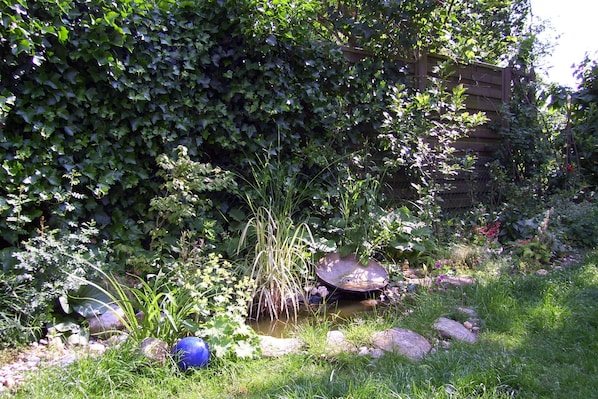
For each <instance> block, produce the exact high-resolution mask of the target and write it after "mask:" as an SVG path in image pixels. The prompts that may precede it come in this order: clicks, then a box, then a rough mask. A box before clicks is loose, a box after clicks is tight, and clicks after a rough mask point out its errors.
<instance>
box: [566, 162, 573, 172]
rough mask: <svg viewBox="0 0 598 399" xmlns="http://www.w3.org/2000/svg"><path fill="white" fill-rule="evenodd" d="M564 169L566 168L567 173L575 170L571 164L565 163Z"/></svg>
mask: <svg viewBox="0 0 598 399" xmlns="http://www.w3.org/2000/svg"><path fill="white" fill-rule="evenodd" d="M565 169H567V172H569V173H570V172H574V171H575V168H574V167H573V165H571V164H567V166H565Z"/></svg>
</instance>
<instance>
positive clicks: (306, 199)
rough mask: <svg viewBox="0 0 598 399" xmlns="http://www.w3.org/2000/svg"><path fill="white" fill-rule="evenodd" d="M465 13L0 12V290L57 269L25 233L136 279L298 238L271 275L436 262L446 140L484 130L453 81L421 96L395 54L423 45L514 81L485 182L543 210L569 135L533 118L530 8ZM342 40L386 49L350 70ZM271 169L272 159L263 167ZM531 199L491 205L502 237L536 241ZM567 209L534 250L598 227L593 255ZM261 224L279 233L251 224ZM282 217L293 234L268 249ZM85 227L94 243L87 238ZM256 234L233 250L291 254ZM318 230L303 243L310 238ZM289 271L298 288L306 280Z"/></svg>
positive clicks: (353, 6) (586, 121) (101, 6)
mask: <svg viewBox="0 0 598 399" xmlns="http://www.w3.org/2000/svg"><path fill="white" fill-rule="evenodd" d="M474 3H475V4H472V2H470V1H465V0H463V1H459V0H453V1H432V0H418V1H403V2H398V1H397V2H387V1H373V2H371V1H356V2H342V1H293V0H284V1H276V2H262V1H257V0H243V1H233V0H219V1H216V0H209V1H204V2H197V4H195V3H194V2H182V3H175V2H171V1H157V0H156V1H145V2H140V3H136V2H132V1H129V0H118V1H112V2H109V1H106V0H98V1H94V2H85V1H75V2H67V1H28V0H17V1H10V0H1V1H0V13H1V18H0V57H1V61H2V62H1V63H0V78H1V80H0V153H1V154H2V168H1V169H0V187H1V188H0V216H1V218H0V231H1V232H2V238H1V239H0V248H1V249H2V251H1V255H2V256H1V260H2V263H3V273H5V275H4V274H3V275H2V280H0V281H2V284H3V285H2V288H3V289H4V287H5V286H6V287H7V288H6V289H7V290H8V291H10V290H11V289H13V288H15V289H16V288H18V287H12V286H13V285H14V284H12V283H11V282H14V281H16V280H14V279H15V278H17V279H18V278H21V277H24V276H20V274H24V273H22V271H24V270H28V268H31V269H35V268H41V263H42V261H41V260H40V259H42V260H43V259H45V257H48V256H51V255H52V248H53V247H51V246H47V245H45V244H46V242H45V241H44V240H46V241H47V239H48V236H47V235H46V236H44V235H43V234H41V238H35V237H36V236H38V235H40V233H39V232H38V230H39V229H41V230H43V229H48V230H51V231H57V232H59V233H57V234H58V235H59V236H57V239H59V240H60V239H64V240H65V242H64V243H63V244H64V245H63V247H62V249H64V248H71V247H73V245H75V243H73V242H72V240H71V241H69V240H70V239H71V238H73V237H75V238H76V237H79V238H85V239H86V240H87V241H85V245H84V247H85V248H83V247H78V246H76V245H75V247H73V248H75V249H76V250H77V251H81V252H84V251H86V250H89V251H92V250H91V249H89V248H94V247H96V246H97V245H98V244H100V243H103V242H104V241H103V240H104V239H108V240H109V241H110V244H109V245H110V249H111V251H110V259H109V261H115V262H117V263H118V265H119V266H120V268H121V269H123V268H124V269H125V270H127V271H133V272H135V273H137V274H140V275H143V274H145V273H148V272H155V271H158V270H160V269H163V268H168V267H173V265H175V264H176V262H177V261H179V260H180V258H181V257H184V254H185V251H186V249H185V248H187V247H188V246H191V247H197V248H202V250H208V251H213V250H214V251H215V252H221V253H225V254H227V255H228V256H238V257H242V258H243V259H242V260H241V261H240V262H241V263H246V264H245V265H244V266H246V267H245V268H244V269H246V270H247V269H248V267H247V266H248V265H249V266H251V265H254V266H255V263H254V261H255V258H256V257H257V258H259V257H260V256H266V255H272V253H273V251H275V250H278V249H280V245H279V244H280V243H284V242H288V241H284V239H288V238H293V237H294V238H295V239H294V240H293V241H292V245H289V246H287V249H288V251H287V255H288V254H291V255H292V254H294V253H295V254H297V256H294V255H293V256H292V259H293V260H291V261H282V262H281V263H280V262H279V263H280V264H277V265H275V266H276V267H279V266H284V267H286V266H289V265H287V263H294V262H295V261H297V260H298V259H301V261H300V262H303V261H305V262H306V263H305V266H307V267H303V266H301V265H300V266H301V267H300V268H299V269H301V270H302V274H303V275H302V276H301V277H302V278H304V277H309V276H308V275H309V272H310V271H309V270H304V269H309V265H310V263H309V262H310V261H312V260H313V259H311V258H310V256H311V255H313V252H317V251H321V252H328V251H332V250H340V251H341V252H350V251H356V252H361V253H360V257H361V256H362V255H363V257H364V258H367V257H369V256H372V255H375V256H377V257H378V258H379V259H384V258H386V259H389V258H396V259H398V260H402V259H407V258H418V257H421V256H422V255H423V254H424V253H426V256H428V255H429V252H430V250H431V249H433V248H432V247H433V244H434V237H431V234H430V232H431V231H432V230H431V229H430V227H432V226H431V225H430V223H431V222H437V221H438V220H439V219H438V217H439V215H440V208H439V201H438V194H439V192H440V191H441V190H442V189H445V188H446V187H447V186H448V185H450V179H451V178H452V177H453V176H454V175H455V173H457V172H460V171H466V170H469V168H470V167H471V166H472V164H473V163H474V161H475V158H473V157H471V156H469V155H468V154H461V153H458V152H456V151H455V150H454V148H453V146H452V143H453V142H454V141H455V140H456V139H458V138H459V137H462V136H463V135H465V134H467V133H468V132H469V130H470V129H471V128H473V127H475V126H476V125H478V124H479V123H481V122H483V120H484V118H483V116H482V115H479V114H477V115H470V114H467V113H465V112H464V103H465V98H466V95H467V93H466V91H465V90H464V89H463V88H462V87H460V86H458V87H456V88H454V89H453V90H446V88H445V86H444V84H443V81H442V80H441V79H438V80H435V81H432V80H430V82H429V83H430V84H429V86H428V87H427V88H426V89H425V90H418V89H415V88H413V87H412V86H411V84H412V81H411V80H410V79H408V77H407V73H408V71H407V69H406V68H404V67H403V66H402V64H401V63H397V62H396V59H394V58H393V57H394V56H401V57H404V58H406V59H409V60H411V59H412V58H413V57H414V56H415V55H416V54H417V53H419V52H423V51H426V52H433V53H439V54H443V55H447V56H449V58H453V59H460V60H465V61H470V60H486V61H492V62H502V63H505V62H507V60H509V62H510V63H511V64H512V65H514V66H515V67H516V68H519V70H520V72H522V75H519V76H520V77H521V80H520V81H515V84H514V87H513V89H514V90H513V91H514V95H513V101H512V103H511V104H510V107H509V108H508V109H507V110H506V111H505V115H506V116H507V117H508V118H507V119H508V122H509V123H508V124H505V125H504V126H503V128H504V129H503V133H504V134H505V137H506V138H507V145H508V146H507V147H506V151H505V156H504V162H503V164H502V165H500V166H497V167H496V170H497V174H496V176H495V177H496V181H497V187H498V190H499V191H501V194H503V198H502V199H504V195H511V194H513V195H511V198H510V199H513V198H514V199H518V198H523V199H525V200H526V201H528V202H535V203H536V204H538V203H539V202H538V201H537V199H539V198H544V197H543V196H542V194H543V193H545V192H547V189H548V188H549V187H550V181H551V180H550V179H549V175H550V173H554V172H555V171H560V172H562V170H561V169H559V167H560V166H563V165H564V164H562V162H560V161H561V158H560V156H559V155H558V154H559V151H560V150H561V149H562V148H560V147H558V146H559V145H561V146H562V145H563V144H562V143H563V141H562V140H561V141H559V140H556V139H554V137H556V136H558V135H554V136H552V135H551V134H552V132H551V131H550V130H549V129H548V128H547V126H548V125H549V124H548V123H545V124H544V125H540V124H539V123H538V121H539V115H541V113H539V112H538V110H537V108H538V107H537V105H536V104H535V103H534V102H533V101H532V100H534V97H535V91H534V90H535V86H534V84H533V83H532V82H529V81H526V78H525V74H526V73H530V74H531V72H532V71H531V69H530V68H529V65H530V64H529V63H528V61H530V57H531V56H530V54H528V53H526V51H527V52H531V53H533V50H530V48H531V47H526V46H529V45H530V43H533V38H530V37H526V36H525V34H524V33H523V29H524V21H525V17H526V15H527V12H528V1H526V0H518V1H515V0H513V1H502V2H498V1H491V0H487V1H486V0H485V1H478V2H474ZM482 33H483V34H482ZM524 39H525V40H524ZM339 44H348V45H351V46H360V47H363V48H365V49H366V50H370V51H372V52H373V53H374V54H376V57H369V58H366V59H363V60H361V61H360V62H358V63H355V64H352V63H349V62H348V61H347V59H346V58H345V56H344V54H343V52H342V51H341V49H340V48H339V46H338V45H339ZM592 71H594V72H592ZM434 72H438V71H434ZM438 76H441V77H442V76H443V75H442V74H440V75H438ZM592 76H593V78H592ZM584 79H585V80H584V82H585V83H584V86H583V89H580V92H579V93H578V95H577V96H576V97H575V98H576V100H575V101H574V103H573V104H575V107H576V108H575V110H574V111H575V112H573V110H572V112H571V115H572V118H575V121H576V122H575V124H574V127H573V131H574V132H578V133H576V134H577V135H578V136H576V137H577V138H576V140H577V142H579V143H581V142H583V143H584V149H585V148H593V147H592V146H593V141H592V140H593V139H592V137H593V135H594V133H595V115H596V112H595V111H596V110H595V107H594V106H593V105H595V96H594V95H595V88H594V86H593V85H594V83H592V82H594V81H595V67H591V66H588V67H587V69H586V72H584ZM592 90H594V91H592ZM592 96H594V97H592ZM530 142H532V143H533V145H532V146H529V143H530ZM559 143H560V144H559ZM586 144H588V146H589V147H588V146H586ZM590 152H591V150H590ZM555 154H557V155H555ZM274 157H276V159H278V160H279V163H278V164H274V163H269V162H265V163H263V160H264V159H267V160H268V159H274ZM381 158H383V162H381V161H380V160H381ZM592 162H594V161H593V160H592V154H584V155H583V156H581V157H580V161H579V163H580V165H581V164H583V170H588V171H589V170H591V169H592V168H593V167H595V165H593V163H592ZM567 165H568V166H571V165H569V163H568V164H567ZM578 169H579V167H578ZM256 171H257V174H256ZM273 171H275V172H276V173H278V174H279V175H280V176H282V177H283V178H282V179H281V180H280V182H281V185H280V186H278V187H276V186H268V184H269V183H270V182H271V181H270V180H268V179H269V178H270V177H271V176H272V172H273ZM393 173H400V174H402V175H407V176H409V177H410V178H411V180H410V183H412V187H413V188H414V192H415V193H416V195H417V199H416V201H413V202H408V201H403V202H402V203H390V202H389V201H387V199H386V198H385V197H384V195H383V192H384V191H385V187H384V186H383V182H384V178H386V177H388V178H391V177H392V176H391V175H392V174H393ZM592 173H593V172H592ZM252 181H255V182H260V183H264V186H263V187H261V188H259V187H257V188H258V190H256V186H253V187H252V183H251V182H252ZM513 181H516V182H518V183H522V184H521V185H520V186H513V185H512V184H511V183H512V182H513ZM581 181H586V180H584V179H578V182H581ZM587 181H589V180H587ZM447 183H448V184H447ZM280 187H282V188H283V189H284V190H289V191H287V192H283V193H282V194H283V195H284V194H286V193H289V192H292V189H298V188H300V189H301V190H303V191H302V192H301V196H302V199H301V201H296V202H295V203H294V204H293V206H292V207H290V208H285V209H282V210H281V212H278V210H277V209H273V206H275V204H273V201H272V199H273V197H274V195H275V194H276V195H278V191H275V190H278V189H279V188H280ZM505 187H507V188H509V187H510V188H512V187H514V189H513V190H511V189H510V188H509V190H511V191H508V192H507V191H506V190H505ZM569 187H570V186H569ZM538 188H540V189H541V190H538ZM260 189H263V190H262V192H261V193H260V192H259V191H260ZM584 192H585V191H584ZM530 193H532V195H529V194H530ZM515 194H516V195H515ZM409 199H411V198H409ZM524 204H527V202H521V203H519V204H516V205H515V206H511V207H509V206H505V207H503V208H501V209H499V208H498V207H497V209H496V210H500V211H502V213H501V214H500V218H501V221H502V222H503V229H501V234H502V235H501V239H502V240H503V241H504V242H505V243H511V242H514V241H516V240H518V239H522V238H525V239H528V238H533V236H536V235H538V234H536V232H537V231H538V227H539V226H540V225H541V224H542V220H543V216H542V215H544V214H545V211H546V210H545V209H539V208H538V207H534V208H533V209H531V208H530V209H529V210H528V211H527V212H522V211H521V209H522V208H523V206H524ZM404 205H408V206H409V208H407V207H404ZM590 208H591V209H593V208H592V207H591V206H590ZM576 209H577V208H576ZM576 212H577V211H575V212H574V211H571V212H570V213H569V214H567V213H566V212H564V215H565V216H566V217H563V218H558V219H557V220H558V221H559V223H560V226H562V227H563V231H562V232H561V233H560V235H559V236H558V237H557V236H556V235H555V234H553V235H551V236H547V235H542V237H540V238H541V239H542V240H543V241H541V242H540V241H537V242H538V243H540V244H538V245H541V247H540V248H541V249H542V252H543V254H542V255H545V254H546V253H548V257H549V256H550V255H552V254H554V253H556V252H557V249H555V248H556V247H557V245H555V243H565V244H567V245H568V244H570V243H572V242H574V241H575V240H576V238H575V237H576V236H577V235H578V232H579V231H580V230H584V231H590V234H588V235H587V236H586V237H587V239H585V240H582V241H583V242H582V243H581V244H582V245H583V246H592V245H593V243H594V239H593V237H594V236H595V235H596V236H598V233H596V232H595V230H596V226H598V222H596V223H595V222H594V220H593V219H592V220H590V221H586V222H584V223H582V222H581V219H580V218H579V212H577V213H576ZM592 212H593V213H591V214H592V215H595V211H592ZM272 215H275V216H276V217H275V218H270V216H272ZM252 216H253V217H254V218H253V219H251V217H252ZM255 216H261V217H262V221H267V222H269V223H265V224H263V225H262V227H263V228H262V229H261V232H260V231H259V230H260V229H259V228H256V227H257V225H254V226H253V227H252V223H255V222H256V221H257V219H256V218H255ZM497 217H499V216H498V213H495V214H493V215H492V217H488V218H487V222H490V221H495V219H496V218H497ZM555 219H556V218H555ZM280 221H285V223H286V224H285V226H287V227H288V231H287V233H288V234H286V235H285V234H283V235H282V236H280V237H278V236H276V235H268V228H272V226H274V229H276V224H277V223H279V222H280ZM90 222H94V223H96V226H97V229H98V230H97V231H95V232H94V236H93V237H87V236H85V235H77V234H79V231H78V230H77V226H81V225H85V223H90ZM272 222H273V223H272ZM304 222H305V224H303V223H304ZM298 226H301V229H300V230H301V231H299V232H298V231H297V228H298ZM435 227H438V225H437V226H435ZM244 228H245V231H246V232H249V231H250V230H251V229H252V228H253V233H255V235H253V236H251V235H245V236H244V237H243V238H247V237H248V236H251V240H252V243H253V244H255V243H256V242H257V243H259V242H260V241H259V240H260V239H261V238H273V237H274V238H280V240H279V241H276V242H274V243H272V242H271V241H270V242H267V241H262V242H263V243H266V244H268V245H266V246H265V247H266V248H267V250H266V252H263V251H262V250H260V249H259V248H257V247H256V248H251V244H249V245H247V247H246V248H244V249H243V250H242V251H238V252H236V251H235V250H236V249H237V248H238V245H237V244H238V241H239V237H240V236H241V232H242V231H243V229H244ZM435 231H437V230H435ZM524 232H525V233H524ZM308 233H309V234H308ZM73 234H74V236H73ZM551 234H552V233H551ZM306 235H313V237H310V243H309V245H307V246H305V245H304V244H305V242H304V241H305V240H303V238H305V236H306ZM185 240H187V241H185ZM251 240H249V241H251ZM577 240H578V242H577V243H578V244H579V243H580V242H579V239H577ZM182 241H185V244H184V245H183V244H182ZM32 243H33V244H35V246H32V245H31V244H32ZM244 244H248V242H245V243H244ZM270 244H274V245H270ZM283 249H284V248H283ZM524 249H525V248H524ZM297 250H299V252H298V253H297V252H296V251H297ZM528 252H530V251H528ZM532 252H533V251H532ZM251 253H253V256H252V255H248V254H251ZM33 254H38V255H36V256H37V258H36V257H34V256H33ZM259 254H263V255H259ZM252 257H253V259H252ZM280 259H285V257H284V256H281V257H280ZM540 259H542V260H544V259H546V256H541V257H540ZM102 261H103V260H102ZM19 262H20V263H19ZM60 262H63V260H60ZM300 262H299V263H300ZM15 263H17V265H15ZM54 263H55V264H54V268H55V269H60V268H61V265H60V264H58V262H54ZM109 264H110V262H108V261H106V265H105V268H108V265H109ZM74 266H77V265H74ZM290 266H297V265H290ZM249 269H251V267H249ZM263 270H270V269H267V268H265V269H263ZM281 270H283V271H284V273H283V274H284V275H283V276H282V277H284V278H287V277H293V276H290V275H291V274H293V273H295V272H290V273H289V272H287V270H296V269H294V268H293V267H289V268H286V269H285V268H283V269H281ZM77 271H78V269H77ZM81 272H82V274H85V273H87V272H89V270H82V271H81ZM42 274H43V273H42ZM50 274H51V276H49V277H48V279H49V283H51V284H52V285H53V286H54V287H56V289H55V290H51V291H50V294H49V295H47V296H45V297H44V298H42V299H43V300H42V301H41V302H42V305H43V306H42V307H43V308H46V309H51V308H52V307H53V306H55V304H56V299H57V298H59V297H61V296H62V295H64V293H65V291H68V290H70V289H73V288H76V287H71V286H70V285H68V281H67V279H66V278H64V277H65V276H64V275H62V274H60V273H59V272H58V271H57V270H52V271H51V273H50ZM262 274H265V275H272V273H270V272H268V271H266V272H263V273H262ZM38 277H39V276H38ZM295 277H296V276H295ZM36 278H37V277H36ZM43 278H44V277H41V278H40V279H41V280H43ZM253 278H254V279H259V278H258V277H256V276H253ZM5 280H6V281H8V283H5ZM301 281H303V280H301ZM34 285H35V284H33V285H31V287H33V286H34ZM292 285H293V284H292ZM294 285H298V284H294ZM8 291H7V292H8ZM36 294H39V295H42V294H44V291H43V290H42V291H40V292H38V293H36ZM154 294H156V295H160V294H161V293H154ZM24 297H26V296H24ZM278 299H280V298H278ZM283 300H284V298H283ZM19 312H20V310H17V311H16V313H15V314H17V315H18V313H19ZM42 313H43V312H42ZM8 314H9V316H12V315H13V313H10V312H9V313H8ZM2 316H4V315H2ZM42 316H43V317H42V319H48V317H49V315H48V314H45V315H42ZM9 319H10V317H9Z"/></svg>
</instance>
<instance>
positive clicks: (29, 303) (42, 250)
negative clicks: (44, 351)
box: [0, 223, 109, 338]
mask: <svg viewBox="0 0 598 399" xmlns="http://www.w3.org/2000/svg"><path fill="white" fill-rule="evenodd" d="M97 235H98V229H97V228H96V227H95V225H94V224H93V223H86V224H83V225H81V226H72V231H59V230H45V229H44V226H43V225H42V228H41V230H40V234H39V236H37V237H34V238H31V239H30V240H28V241H26V242H25V243H24V245H23V246H24V248H23V250H20V251H16V252H14V254H13V256H14V258H15V260H16V262H15V263H14V265H13V266H11V267H10V268H9V269H8V270H6V271H4V272H3V273H2V275H1V277H2V282H3V283H2V286H3V289H4V291H5V292H4V294H5V295H4V296H3V297H4V298H6V299H8V298H10V299H9V300H8V301H9V302H10V305H9V306H8V307H6V308H5V307H3V308H2V311H0V313H1V314H2V316H1V317H2V319H3V322H4V324H7V325H10V324H12V328H13V330H14V331H18V330H24V331H25V330H30V329H33V330H35V331H41V330H42V328H43V326H44V324H45V323H47V322H50V321H51V320H52V317H53V316H52V315H53V312H55V311H56V310H57V309H58V306H59V301H63V302H64V301H66V298H67V295H68V294H69V292H71V291H75V290H77V289H78V288H79V287H80V286H81V279H83V278H85V279H87V278H94V276H98V270H108V268H109V263H108V262H107V260H106V257H107V255H108V253H109V250H108V249H107V247H106V245H107V244H106V243H101V244H100V245H98V242H97ZM3 338H4V337H3ZM6 338H8V337H6ZM29 338H31V337H29Z"/></svg>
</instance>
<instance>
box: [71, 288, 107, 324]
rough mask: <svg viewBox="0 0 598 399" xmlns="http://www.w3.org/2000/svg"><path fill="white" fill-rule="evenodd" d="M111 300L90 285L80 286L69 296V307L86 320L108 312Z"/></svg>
mask: <svg viewBox="0 0 598 399" xmlns="http://www.w3.org/2000/svg"><path fill="white" fill-rule="evenodd" d="M110 303H112V300H111V299H110V297H108V295H107V294H106V293H104V292H102V291H101V290H100V289H98V288H96V287H94V286H91V285H82V286H81V287H80V288H79V290H77V292H76V293H75V294H74V295H71V296H69V305H70V306H69V307H70V308H71V309H72V310H73V311H75V312H77V313H78V314H80V315H81V316H83V317H85V318H88V317H93V316H97V315H101V314H103V313H105V312H107V311H108V310H110V309H111V308H110V306H109V304H110Z"/></svg>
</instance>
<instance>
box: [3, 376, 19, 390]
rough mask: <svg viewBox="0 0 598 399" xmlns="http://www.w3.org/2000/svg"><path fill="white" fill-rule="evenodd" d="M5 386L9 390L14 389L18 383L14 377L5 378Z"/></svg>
mask: <svg viewBox="0 0 598 399" xmlns="http://www.w3.org/2000/svg"><path fill="white" fill-rule="evenodd" d="M3 385H4V386H5V387H6V388H8V389H12V388H14V387H15V385H17V381H16V380H15V379H14V378H13V377H10V376H9V377H5V378H4V382H3Z"/></svg>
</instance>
